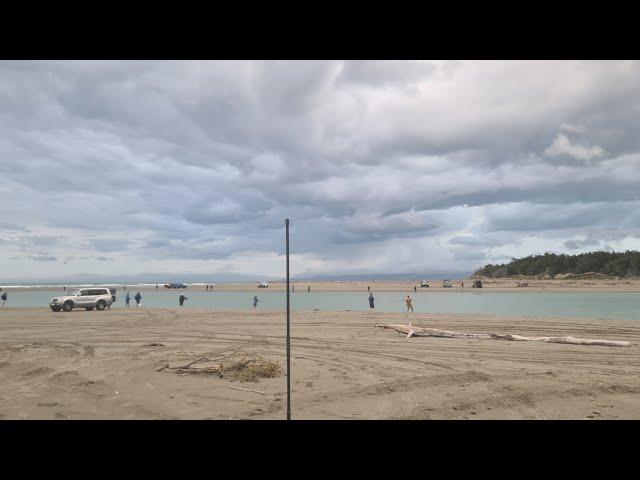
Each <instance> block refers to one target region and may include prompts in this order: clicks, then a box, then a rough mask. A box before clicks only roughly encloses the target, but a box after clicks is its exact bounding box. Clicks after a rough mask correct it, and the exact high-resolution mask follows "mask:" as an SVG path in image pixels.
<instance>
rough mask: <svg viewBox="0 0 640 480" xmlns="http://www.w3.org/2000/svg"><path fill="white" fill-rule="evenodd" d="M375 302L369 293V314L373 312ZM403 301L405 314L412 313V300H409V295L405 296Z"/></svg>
mask: <svg viewBox="0 0 640 480" xmlns="http://www.w3.org/2000/svg"><path fill="white" fill-rule="evenodd" d="M367 288H368V287H367ZM369 292H371V290H370V289H369ZM375 301H376V299H375V298H374V297H373V293H369V311H370V312H373V311H374V309H375V308H376V305H375ZM404 301H405V303H406V304H407V312H413V299H412V298H411V295H407V298H405V299H404Z"/></svg>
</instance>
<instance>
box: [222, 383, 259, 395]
mask: <svg viewBox="0 0 640 480" xmlns="http://www.w3.org/2000/svg"><path fill="white" fill-rule="evenodd" d="M227 388H231V389H232V390H241V391H243V392H251V393H259V394H260V395H266V394H267V392H261V391H260V390H251V389H250V388H240V387H232V386H230V385H227Z"/></svg>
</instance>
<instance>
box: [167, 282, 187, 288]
mask: <svg viewBox="0 0 640 480" xmlns="http://www.w3.org/2000/svg"><path fill="white" fill-rule="evenodd" d="M164 288H187V286H186V285H185V284H184V283H166V284H165V285H164Z"/></svg>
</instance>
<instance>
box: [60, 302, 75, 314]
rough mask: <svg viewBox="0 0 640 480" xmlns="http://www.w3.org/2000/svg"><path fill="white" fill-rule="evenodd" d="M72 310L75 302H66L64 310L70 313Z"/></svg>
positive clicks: (63, 306)
mask: <svg viewBox="0 0 640 480" xmlns="http://www.w3.org/2000/svg"><path fill="white" fill-rule="evenodd" d="M72 308H73V302H64V304H63V305H62V310H64V311H65V312H70V311H71V309H72Z"/></svg>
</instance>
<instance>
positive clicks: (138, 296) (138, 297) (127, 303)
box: [124, 292, 142, 307]
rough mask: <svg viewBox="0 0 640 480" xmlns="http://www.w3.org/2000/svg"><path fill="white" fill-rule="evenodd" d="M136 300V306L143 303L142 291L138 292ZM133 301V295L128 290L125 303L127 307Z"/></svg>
mask: <svg viewBox="0 0 640 480" xmlns="http://www.w3.org/2000/svg"><path fill="white" fill-rule="evenodd" d="M133 298H135V300H136V307H139V306H140V304H141V303H142V295H140V292H138V293H136V295H135V297H133ZM130 301H131V296H130V295H129V292H127V293H126V294H125V296H124V305H125V306H126V307H128V306H129V302H130Z"/></svg>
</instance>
